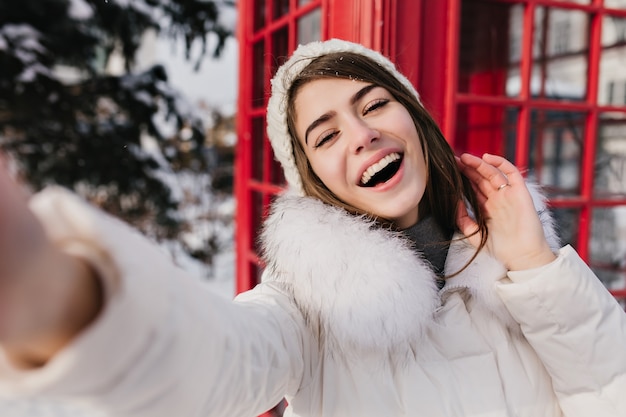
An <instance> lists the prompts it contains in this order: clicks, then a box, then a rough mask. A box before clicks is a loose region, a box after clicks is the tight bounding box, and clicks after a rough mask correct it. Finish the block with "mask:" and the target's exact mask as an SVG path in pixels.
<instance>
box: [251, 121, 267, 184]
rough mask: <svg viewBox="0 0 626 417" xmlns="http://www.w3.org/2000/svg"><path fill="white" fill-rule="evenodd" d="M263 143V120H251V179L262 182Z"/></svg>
mask: <svg viewBox="0 0 626 417" xmlns="http://www.w3.org/2000/svg"><path fill="white" fill-rule="evenodd" d="M264 141H265V119H264V118H263V117H255V118H253V119H252V178H254V179H255V180H257V181H263V159H264V158H263V156H264V155H263V142H264Z"/></svg>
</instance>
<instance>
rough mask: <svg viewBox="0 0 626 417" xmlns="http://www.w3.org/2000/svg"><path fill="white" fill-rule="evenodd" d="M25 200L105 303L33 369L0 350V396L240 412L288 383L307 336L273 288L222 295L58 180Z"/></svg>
mask: <svg viewBox="0 0 626 417" xmlns="http://www.w3.org/2000/svg"><path fill="white" fill-rule="evenodd" d="M31 207H32V209H33V211H34V212H35V213H36V215H37V216H38V217H39V218H40V219H41V220H42V222H43V224H44V226H45V227H46V229H47V231H48V232H49V235H50V236H51V237H52V239H53V240H54V241H59V242H66V244H67V242H73V244H70V245H69V247H71V248H73V249H72V250H73V251H74V252H75V253H76V254H77V256H85V257H86V258H90V259H92V260H94V263H95V264H98V265H100V267H99V269H100V272H101V276H103V280H104V286H105V287H106V292H107V302H106V306H105V308H104V310H103V311H102V312H101V314H100V316H99V317H98V318H97V319H96V321H95V322H94V323H92V324H91V325H90V326H89V327H88V328H87V329H85V330H84V331H83V332H82V333H81V334H79V335H78V336H77V337H76V338H75V340H73V341H72V342H71V343H70V345H69V346H67V347H66V348H65V349H64V350H62V351H61V352H60V353H59V354H57V355H56V356H55V357H54V358H53V359H52V360H51V361H49V363H48V364H46V365H45V366H44V367H42V368H40V369H36V370H34V371H18V370H16V369H12V368H11V367H10V365H9V364H8V361H6V359H4V360H3V356H4V355H2V352H0V398H1V397H2V396H4V397H5V398H6V397H8V398H23V397H40V398H45V397H48V398H54V399H59V398H60V399H63V400H67V399H69V400H71V401H75V402H76V403H77V404H78V403H83V404H85V403H86V404H88V405H89V406H91V407H94V406H95V407H96V408H97V409H100V410H103V411H105V413H106V415H111V416H116V417H122V416H133V417H142V416H149V417H161V416H162V417H172V416H188V417H195V416H198V417H200V416H202V417H209V416H216V417H218V416H219V417H223V416H245V417H250V416H252V415H257V414H260V413H262V412H264V411H266V410H268V409H270V408H272V407H273V406H274V405H276V404H277V403H278V402H279V401H280V400H281V399H282V398H283V396H284V395H286V394H290V393H293V392H295V391H296V390H297V389H298V387H299V385H300V382H301V379H302V375H303V369H304V366H305V365H304V362H303V361H304V359H303V358H305V357H310V356H309V353H307V354H306V355H305V352H304V350H305V349H309V348H310V346H314V345H315V344H312V343H310V341H308V340H307V339H306V338H307V337H308V335H307V331H306V330H305V329H306V326H305V325H304V324H303V322H302V318H301V315H300V314H299V312H298V310H297V309H296V308H295V306H294V304H293V303H292V301H291V299H290V298H289V297H288V296H287V295H286V294H285V293H284V292H283V291H281V289H280V288H278V287H277V286H275V285H272V284H269V283H268V284H261V285H260V286H258V287H257V288H256V289H254V290H252V291H250V292H249V293H248V294H244V295H241V296H240V297H239V299H238V301H236V302H232V301H228V300H225V299H223V298H222V297H220V296H217V295H214V294H212V293H211V292H210V291H209V290H208V289H207V286H206V284H203V283H202V282H201V281H200V280H197V279H193V278H190V277H188V276H186V275H185V273H184V272H183V271H181V270H180V269H178V268H177V267H175V266H174V265H173V264H172V262H171V261H170V259H169V256H168V255H167V254H165V253H164V252H163V251H162V250H161V249H160V248H158V247H157V246H156V245H153V244H152V243H151V242H149V241H148V240H147V239H145V238H144V237H143V236H140V235H139V234H138V233H137V232H135V231H133V230H132V229H131V228H130V227H128V226H127V225H125V224H123V223H122V222H120V221H118V220H116V219H113V218H111V217H109V216H107V215H104V214H103V213H101V212H100V211H98V210H96V209H94V208H92V207H90V206H88V205H87V204H86V203H84V202H82V201H81V200H80V199H78V198H77V197H75V196H74V195H72V194H71V193H69V192H67V191H65V190H58V189H55V190H48V191H46V192H44V194H43V195H38V196H37V197H36V198H35V200H34V201H33V203H32V204H31ZM103 264H105V265H108V266H109V268H108V269H106V268H102V265H103ZM111 267H112V268H111ZM103 271H104V273H103ZM113 271H114V272H113Z"/></svg>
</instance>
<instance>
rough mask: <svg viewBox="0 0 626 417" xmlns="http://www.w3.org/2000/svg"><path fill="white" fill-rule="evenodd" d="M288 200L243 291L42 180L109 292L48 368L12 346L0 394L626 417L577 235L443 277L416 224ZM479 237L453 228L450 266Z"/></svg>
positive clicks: (618, 322)
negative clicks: (509, 267)
mask: <svg viewBox="0 0 626 417" xmlns="http://www.w3.org/2000/svg"><path fill="white" fill-rule="evenodd" d="M274 207H275V209H274V210H273V212H272V214H271V215H270V217H269V219H268V221H267V222H266V227H265V230H264V234H263V239H264V245H265V251H266V258H267V260H268V267H267V270H266V272H265V274H264V283H263V284H260V285H259V286H257V287H256V288H255V289H253V290H252V291H249V292H247V293H244V294H241V295H240V296H238V297H237V299H236V302H234V303H232V302H227V301H225V300H223V299H221V298H219V297H217V296H215V295H213V294H211V293H210V291H208V290H207V289H206V287H205V285H204V284H202V283H201V282H198V281H196V280H194V279H190V278H188V277H186V275H185V273H184V272H182V271H180V270H179V269H177V268H176V267H175V266H173V265H172V263H171V262H170V261H169V259H168V257H167V256H166V255H165V254H163V252H162V251H161V250H160V249H158V248H156V247H155V246H153V245H152V244H150V243H148V242H147V241H146V240H145V239H144V238H143V237H141V236H139V235H138V234H137V233H136V232H134V231H132V230H131V229H130V228H128V227H127V226H125V225H123V224H122V223H121V222H119V221H117V220H114V219H112V218H110V217H108V216H106V215H103V214H102V213H101V212H99V211H97V210H95V209H93V208H91V207H89V206H88V205H86V204H84V203H83V202H82V201H80V200H79V199H77V198H76V197H74V196H73V195H71V194H69V193H67V192H66V191H62V190H59V189H50V190H48V191H46V192H44V193H42V194H40V195H38V196H37V197H36V198H34V199H33V202H32V208H33V210H34V211H35V213H36V214H37V215H38V217H39V218H40V219H41V220H42V221H43V223H44V224H45V226H46V228H47V230H48V232H49V233H50V235H51V236H52V237H53V239H58V240H59V241H60V240H63V241H64V242H65V243H64V245H65V246H64V247H65V248H67V250H68V251H69V252H72V253H73V254H75V255H77V256H83V257H85V258H86V259H88V260H90V262H92V263H93V264H94V265H95V266H96V268H98V269H99V270H100V274H101V275H102V276H103V279H104V280H105V286H106V289H107V305H106V308H105V310H104V311H103V313H102V314H101V316H100V317H99V318H98V319H97V321H96V322H95V323H94V324H93V325H92V326H90V327H89V328H88V329H86V331H84V332H83V333H82V334H81V335H79V336H78V337H77V338H76V340H75V341H74V342H73V343H72V344H71V345H70V346H68V347H67V348H66V349H65V350H63V351H62V352H61V353H59V354H58V355H57V356H56V357H55V358H53V360H51V361H50V362H49V363H48V364H47V365H46V366H45V367H43V368H41V369H38V370H35V371H29V372H20V371H17V370H15V369H12V368H11V367H10V365H9V364H8V363H7V361H6V359H5V358H4V357H3V356H2V355H0V397H5V398H7V397H17V396H48V397H62V398H71V399H72V400H73V401H76V402H86V403H89V404H92V405H93V406H95V407H99V408H100V409H102V410H105V411H106V412H107V413H108V414H109V415H111V416H115V417H122V416H138V417H139V416H146V417H173V416H177V417H178V416H181V417H183V416H184V417H196V416H198V417H200V416H202V417H208V416H215V417H226V416H228V417H235V416H242V417H252V416H254V415H256V414H259V413H261V412H263V411H265V410H267V409H268V408H270V407H272V406H273V405H274V404H276V403H277V402H278V401H279V400H280V399H281V398H282V397H283V396H285V397H286V398H287V399H288V401H289V408H288V409H287V411H286V413H285V415H287V416H324V417H330V416H333V417H343V416H359V417H368V416H376V417H380V416H420V417H421V416H428V417H438V416H459V417H461V416H463V417H478V416H480V417H487V416H490V417H491V416H493V417H496V416H497V417H504V416H511V417H512V416H516V417H562V416H567V417H589V416H603V417H618V416H621V417H624V416H626V316H625V314H624V312H623V311H622V310H621V308H620V307H619V305H618V304H617V303H616V302H615V300H614V299H613V298H612V297H611V295H610V294H609V293H608V292H607V291H606V290H605V289H604V287H603V286H602V284H601V283H600V282H599V281H598V280H597V278H596V277H595V276H594V275H593V273H592V272H591V271H590V270H589V269H588V268H587V266H586V265H585V264H584V263H583V262H582V261H581V260H580V259H579V257H578V256H577V254H576V253H575V251H574V250H573V249H572V248H571V247H569V246H566V247H564V248H562V249H561V250H560V251H559V254H558V258H557V260H556V261H554V262H553V263H551V264H549V265H546V266H544V267H542V268H538V269H536V270H529V271H518V272H509V273H508V274H507V273H506V271H505V270H504V269H503V268H502V266H501V265H499V264H498V263H497V262H496V261H495V260H493V259H492V258H490V257H489V256H488V255H486V254H484V253H481V254H480V255H479V256H478V258H477V259H476V260H475V261H474V262H473V263H472V265H471V266H470V267H468V268H467V269H465V270H464V271H463V272H462V273H461V274H459V275H458V276H456V277H454V278H451V279H449V280H448V281H447V282H446V285H445V287H444V289H443V290H441V291H439V290H437V288H436V286H435V284H434V277H433V276H432V272H430V269H429V268H428V267H427V266H426V265H425V263H424V261H422V260H421V259H419V257H417V256H415V254H414V252H413V251H412V250H411V249H410V248H409V247H408V245H407V243H406V241H405V240H404V239H403V238H402V237H401V236H398V235H396V234H394V233H392V232H389V231H385V230H380V229H377V228H372V227H370V226H371V225H370V224H369V223H367V222H366V221H364V220H363V219H360V218H355V217H353V216H349V215H346V214H345V213H344V212H342V211H341V210H339V209H334V208H330V207H328V206H325V205H322V204H321V203H319V202H317V201H315V200H312V199H308V198H301V197H291V196H283V197H281V198H279V199H278V200H277V202H276V203H275V205H274ZM538 208H539V209H541V207H538ZM547 231H548V235H551V232H550V229H547ZM68 241H70V242H73V244H69V245H68V244H67V242H68ZM471 254H472V249H471V248H470V247H468V246H467V245H466V243H464V242H463V241H456V242H453V244H452V246H451V248H450V252H449V255H448V260H447V263H446V270H447V272H448V273H449V272H454V271H456V270H458V269H459V268H460V267H461V266H462V265H464V263H465V261H466V260H467V259H468V257H470V256H471ZM0 353H1V352H0Z"/></svg>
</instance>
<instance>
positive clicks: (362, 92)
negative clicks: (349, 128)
mask: <svg viewBox="0 0 626 417" xmlns="http://www.w3.org/2000/svg"><path fill="white" fill-rule="evenodd" d="M376 87H378V86H377V85H375V84H370V85H366V86H365V87H363V88H361V89H360V90H359V91H357V92H356V93H354V95H353V96H352V97H351V98H350V104H351V105H353V104H355V103H356V102H357V101H359V100H360V99H362V98H363V96H365V95H366V94H367V93H369V92H370V91H372V90H373V89H374V88H376ZM334 115H335V112H328V113H324V114H322V115H321V116H320V117H318V118H317V119H315V120H314V121H313V123H311V124H310V125H309V127H307V128H306V131H305V133H304V143H305V144H306V145H308V144H309V133H311V131H312V130H313V129H315V128H316V127H318V126H319V125H320V124H322V123H324V122H326V121H328V120H330V119H331V118H332V117H333V116H334Z"/></svg>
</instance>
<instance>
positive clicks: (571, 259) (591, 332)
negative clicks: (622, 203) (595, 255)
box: [498, 246, 626, 417]
mask: <svg viewBox="0 0 626 417" xmlns="http://www.w3.org/2000/svg"><path fill="white" fill-rule="evenodd" d="M508 277H509V279H510V281H508V282H501V283H500V284H498V292H499V294H500V296H501V297H502V299H503V301H504V303H505V304H506V306H507V308H508V309H509V311H510V312H511V314H512V315H513V317H514V318H515V319H516V320H517V321H518V322H519V323H520V325H521V328H522V331H523V333H524V335H525V336H526V338H527V339H528V341H529V343H530V344H531V345H532V346H533V348H534V349H535V351H536V352H537V354H538V355H539V357H540V359H541V360H542V362H543V363H544V365H545V367H546V369H547V370H548V372H549V374H550V375H551V377H552V383H553V386H554V390H555V392H556V395H557V397H558V398H559V403H560V405H561V408H562V410H563V412H564V414H565V415H566V416H568V417H587V416H603V417H624V416H626V395H625V393H626V314H625V313H624V311H623V310H622V308H621V307H620V306H619V304H618V303H617V302H616V300H615V299H614V298H613V297H612V296H611V294H610V293H609V292H608V291H607V290H606V289H605V288H604V286H603V285H602V283H601V282H600V281H599V280H598V278H597V277H596V276H595V275H594V273H593V272H592V271H591V270H590V269H589V267H588V266H587V265H586V264H585V263H584V262H583V261H582V260H581V259H580V257H579V256H578V254H577V253H576V252H575V251H574V249H573V248H572V247H570V246H566V247H564V248H562V249H561V250H560V253H559V256H558V257H557V259H556V260H555V261H554V262H552V263H550V264H548V265H546V266H544V267H541V268H537V269H535V270H528V271H516V272H509V273H508Z"/></svg>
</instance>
